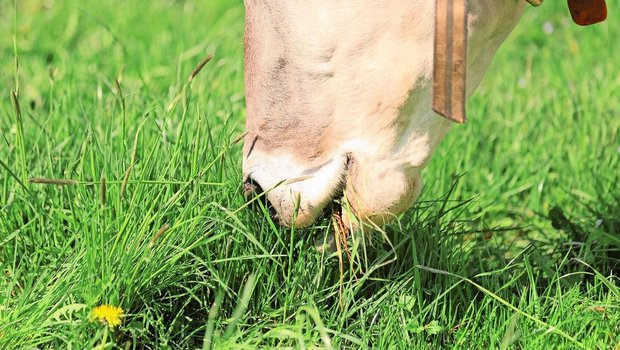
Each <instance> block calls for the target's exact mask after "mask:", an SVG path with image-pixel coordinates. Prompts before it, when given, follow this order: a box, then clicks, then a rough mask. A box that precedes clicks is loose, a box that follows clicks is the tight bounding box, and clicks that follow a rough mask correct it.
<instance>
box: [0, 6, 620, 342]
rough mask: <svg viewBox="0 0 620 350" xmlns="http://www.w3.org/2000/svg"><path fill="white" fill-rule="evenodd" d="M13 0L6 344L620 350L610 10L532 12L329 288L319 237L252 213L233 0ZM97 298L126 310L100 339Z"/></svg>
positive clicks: (4, 113) (7, 88)
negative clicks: (411, 188)
mask: <svg viewBox="0 0 620 350" xmlns="http://www.w3.org/2000/svg"><path fill="white" fill-rule="evenodd" d="M17 4H18V8H17V11H15V2H14V1H10V0H0V8H2V10H1V11H0V31H1V32H2V33H3V34H2V35H0V82H1V83H0V96H2V97H1V100H0V134H1V137H0V161H1V162H0V270H1V273H0V349H20V348H24V349H34V348H40V349H41V348H49V349H52V348H53V349H86V348H92V347H96V346H99V345H100V344H101V343H102V342H104V341H105V342H106V343H107V345H105V347H104V348H106V349H149V348H150V349H195V348H213V349H255V348H257V347H265V348H272V347H283V348H287V347H288V348H299V349H310V348H335V349H341V348H352V349H358V348H372V349H424V348H430V349H435V348H455V349H458V348H461V349H477V348H480V349H489V348H501V349H551V348H558V349H575V348H579V347H583V348H587V349H594V348H601V349H611V348H614V347H615V348H616V349H617V348H618V347H620V303H619V302H620V289H619V283H618V269H619V268H620V264H619V261H620V191H619V186H618V183H619V181H620V149H619V147H620V136H619V130H620V118H618V116H619V115H620V100H619V99H618V96H620V78H619V75H618V72H619V71H620V61H618V60H617V57H620V47H619V46H618V45H617V44H616V42H617V38H618V37H619V36H620V31H619V29H618V28H620V26H618V22H619V21H620V7H618V5H617V3H616V2H609V4H608V5H609V7H610V8H609V10H610V18H609V19H608V21H607V22H606V23H604V24H602V25H598V26H594V27H589V28H580V27H577V26H575V25H573V24H571V23H570V20H569V18H568V17H567V16H568V14H567V10H566V8H565V4H564V3H563V2H561V1H560V2H557V3H556V2H553V1H547V2H545V4H544V5H543V6H542V7H541V8H538V9H533V8H529V9H528V10H527V13H526V16H525V18H524V19H523V21H522V22H521V23H520V25H519V26H518V28H517V30H516V31H515V33H513V35H512V36H511V38H510V39H509V40H508V42H507V43H506V44H505V45H504V46H503V48H502V49H501V50H500V52H499V54H498V56H497V58H496V60H495V62H494V65H493V66H492V68H491V70H490V71H489V73H488V75H487V77H486V79H485V81H484V82H483V84H482V86H481V87H480V89H479V90H478V92H477V94H476V96H475V97H474V98H473V99H472V100H471V101H470V102H469V105H468V107H469V110H468V112H469V117H470V122H469V123H468V124H466V125H464V126H455V127H453V130H452V131H451V133H450V134H449V135H448V137H447V139H446V140H445V142H444V143H443V144H442V145H441V147H440V149H439V150H438V152H437V154H436V155H435V157H434V159H433V161H432V162H431V164H430V165H429V167H428V169H427V170H426V172H425V181H426V187H425V189H424V192H423V195H422V198H421V200H420V202H419V203H418V204H416V206H415V208H413V209H412V210H410V211H409V212H407V213H406V214H405V215H403V216H402V218H401V220H400V222H399V223H395V224H393V225H391V226H389V227H387V228H386V230H385V232H384V233H375V234H369V235H355V236H354V237H353V239H352V240H351V241H350V242H349V243H350V246H351V248H350V249H351V252H352V256H353V258H352V261H349V260H348V258H347V257H346V255H345V256H344V257H343V265H344V268H343V269H342V271H341V269H340V267H339V259H338V255H337V254H328V253H325V254H323V253H319V252H317V251H316V250H315V249H314V241H315V240H316V239H317V238H318V239H321V238H322V237H324V236H325V235H327V234H331V232H332V229H331V227H330V223H329V222H327V221H325V222H320V223H318V224H317V225H316V226H315V227H314V228H312V229H307V230H303V231H302V230H300V231H296V232H295V231H294V230H289V229H283V228H279V227H276V226H275V225H274V224H273V223H272V222H271V221H270V220H269V219H268V218H266V216H265V215H260V214H257V213H256V212H253V211H251V210H248V209H246V208H245V203H244V200H243V198H242V196H241V193H240V177H241V174H240V152H241V151H240V144H238V143H235V140H236V139H237V138H238V137H239V135H241V134H242V132H243V119H244V99H243V62H242V51H243V4H242V2H240V1H228V0H219V1H215V0H213V1H202V2H195V3H194V2H191V1H182V0H177V1H175V0H156V1H147V0H132V1H116V0H114V1H101V2H91V1H86V2H82V1H77V0H63V1H53V0H52V1H49V0H45V1H42V0H25V1H22V0H20V1H18V2H17ZM545 23H548V24H547V26H549V25H552V26H553V28H554V31H553V33H551V34H546V33H545V32H544V31H543V25H544V24H545ZM13 38H15V40H13ZM210 54H213V55H214V58H213V60H212V61H211V62H209V63H208V64H207V65H206V66H205V67H204V68H203V69H202V71H200V72H199V74H198V75H197V76H196V77H195V78H194V79H193V80H192V81H191V82H189V81H188V77H189V76H190V74H191V72H192V70H193V69H194V67H195V66H196V65H197V64H198V63H199V62H200V61H201V60H203V59H204V58H206V57H208V56H209V55H210ZM15 57H17V60H18V62H19V65H18V69H17V70H16V65H15V60H14V58H15ZM12 92H16V96H17V101H18V103H19V107H20V112H19V113H18V112H17V110H16V108H15V106H14V104H13V103H12V101H11V98H10V96H11V93H12ZM30 178H47V179H66V180H73V181H74V182H71V183H70V184H66V185H63V186H60V185H43V184H32V183H29V182H28V179H30ZM102 179H105V185H102V184H101V182H102ZM166 228H167V229H166ZM100 304H112V305H116V306H120V307H122V308H123V309H124V310H125V313H126V316H125V318H124V319H123V324H122V325H121V326H119V327H117V328H115V329H114V330H112V331H111V332H109V334H107V333H108V332H107V331H106V327H105V326H103V325H102V324H100V323H98V322H96V321H92V320H91V316H90V315H91V312H92V309H93V308H94V307H96V306H97V305H100ZM104 338H105V339H104Z"/></svg>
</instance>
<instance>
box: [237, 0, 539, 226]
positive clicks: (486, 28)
mask: <svg viewBox="0 0 620 350" xmlns="http://www.w3.org/2000/svg"><path fill="white" fill-rule="evenodd" d="M449 1H450V0H449ZM528 1H529V2H532V1H536V0H528ZM435 3H436V1H435V0H381V1H376V0H346V1H344V0H304V1H290V0H246V1H245V8H246V18H245V56H244V58H245V94H246V108H247V118H246V134H245V136H244V147H243V191H244V193H245V195H246V196H247V197H248V198H256V197H257V196H259V197H261V198H264V199H265V200H266V204H267V205H268V207H269V208H270V210H271V212H272V215H273V217H274V219H275V220H276V221H277V222H278V223H280V224H281V225H284V226H291V225H294V226H295V227H305V226H308V225H311V224H312V223H313V222H315V220H316V219H317V218H318V217H319V216H321V214H322V213H323V212H324V211H325V208H327V207H329V206H330V203H333V202H334V201H335V200H336V201H337V200H339V199H342V200H343V201H346V203H347V204H348V206H349V207H350V208H351V212H352V214H353V215H354V216H355V217H356V218H357V219H359V222H361V223H367V224H371V225H373V226H375V225H376V226H382V225H384V224H386V223H388V222H389V221H390V220H392V219H393V218H394V217H396V216H397V215H399V214H401V213H403V212H404V211H405V210H406V209H408V208H409V207H410V206H411V205H412V204H413V202H414V201H415V200H416V199H417V197H418V195H419V194H420V190H421V188H422V184H423V182H422V178H421V175H420V173H421V171H422V169H423V168H424V167H425V166H426V165H427V164H428V162H429V160H430V159H431V155H432V154H433V151H434V150H435V149H436V148H437V146H438V145H439V143H440V142H441V140H442V139H443V138H444V136H445V135H446V133H447V132H448V130H449V129H450V127H451V125H452V124H453V122H451V121H450V120H448V119H446V118H444V117H442V116H440V115H439V114H438V113H436V112H435V111H434V110H433V108H432V100H433V96H432V95H433V94H432V91H433V68H434V67H433V59H434V57H433V53H434V44H435V42H434V37H435V36H434V34H435V20H436V19H435ZM526 5H527V3H526V1H525V0H468V1H467V12H466V17H465V22H464V23H465V25H466V29H467V31H466V33H467V42H468V45H467V49H466V50H467V66H466V72H467V73H466V74H467V85H466V88H465V89H464V90H465V91H464V95H465V97H469V96H471V95H472V94H473V92H474V90H475V89H476V87H477V86H478V84H479V83H480V81H481V80H482V78H483V76H484V74H485V71H486V70H487V68H488V67H489V65H490V63H491V60H492V58H493V56H494V54H495V52H496V51H497V49H498V48H499V46H500V45H501V44H502V42H503V41H504V40H505V39H506V37H507V36H508V34H509V33H510V32H511V31H512V29H513V28H514V26H515V25H516V24H517V22H518V20H519V18H520V17H521V15H522V13H523V11H524V8H525V7H526ZM342 219H343V220H345V225H351V222H352V220H349V219H347V216H346V215H343V218H342Z"/></svg>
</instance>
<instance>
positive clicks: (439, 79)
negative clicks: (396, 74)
mask: <svg viewBox="0 0 620 350" xmlns="http://www.w3.org/2000/svg"><path fill="white" fill-rule="evenodd" d="M526 1H527V2H528V3H530V5H532V6H539V5H541V4H542V2H543V0H526ZM567 1H568V8H569V10H570V13H571V17H572V18H573V21H575V23H577V24H578V25H582V26H584V25H590V24H595V23H599V22H602V21H604V20H605V19H606V18H607V5H606V3H605V0H567ZM466 75H467V0H437V1H436V3H435V43H434V53H433V110H434V111H435V112H437V113H438V114H440V115H442V116H444V117H446V118H448V119H450V120H452V121H454V122H456V123H459V124H463V123H465V122H466V121H467V116H466V113H465V102H466V99H467V96H466V94H467V90H466V88H467V85H466Z"/></svg>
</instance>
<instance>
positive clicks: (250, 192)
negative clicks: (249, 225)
mask: <svg viewBox="0 0 620 350" xmlns="http://www.w3.org/2000/svg"><path fill="white" fill-rule="evenodd" d="M262 194H263V188H262V187H260V185H259V184H258V183H257V182H256V181H254V180H253V179H252V178H251V177H249V176H248V178H246V179H245V181H243V196H244V197H245V200H247V201H249V200H252V199H254V198H256V197H258V196H260V195H262Z"/></svg>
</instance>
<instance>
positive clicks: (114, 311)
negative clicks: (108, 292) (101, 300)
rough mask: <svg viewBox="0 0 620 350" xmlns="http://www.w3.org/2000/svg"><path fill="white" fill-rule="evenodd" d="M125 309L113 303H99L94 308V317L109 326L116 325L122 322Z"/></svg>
mask: <svg viewBox="0 0 620 350" xmlns="http://www.w3.org/2000/svg"><path fill="white" fill-rule="evenodd" d="M123 316H125V314H123V309H121V308H120V307H116V306H112V305H99V306H97V307H96V308H95V309H94V310H93V316H92V317H93V319H96V320H98V321H100V322H102V323H103V324H106V325H108V326H109V327H112V328H114V327H116V326H118V325H119V324H121V318H123Z"/></svg>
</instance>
